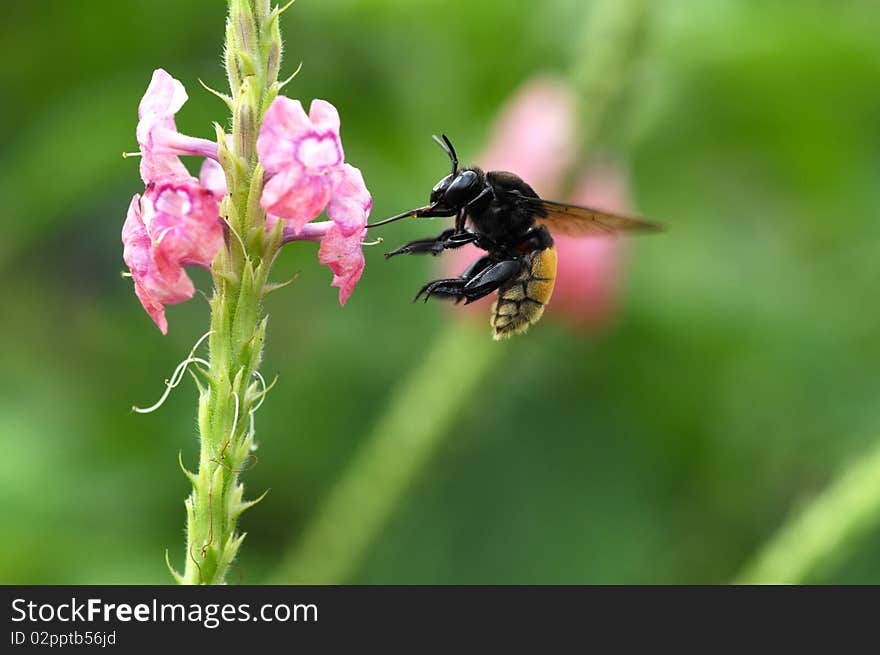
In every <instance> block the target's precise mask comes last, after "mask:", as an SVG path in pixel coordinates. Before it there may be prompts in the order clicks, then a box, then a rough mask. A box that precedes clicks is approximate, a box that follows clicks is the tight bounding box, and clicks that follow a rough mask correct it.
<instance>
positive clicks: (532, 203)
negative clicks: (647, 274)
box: [518, 196, 663, 237]
mask: <svg viewBox="0 0 880 655" xmlns="http://www.w3.org/2000/svg"><path fill="white" fill-rule="evenodd" d="M518 200H519V201H520V202H522V203H524V204H525V205H526V206H527V207H530V208H531V209H533V210H534V211H535V214H536V215H537V218H538V220H539V221H542V222H544V223H545V224H546V225H547V227H548V228H550V232H551V233H553V234H564V235H567V236H574V237H586V236H596V235H602V234H605V235H613V234H617V233H628V232H657V231H659V230H662V229H663V228H662V227H661V226H660V225H659V224H657V223H652V222H650V221H645V220H642V219H641V218H633V217H630V216H622V215H621V214H612V213H610V212H605V211H600V210H598V209H593V208H592V207H582V206H581V205H569V204H568V203H564V202H556V201H555V200H544V199H543V198H529V197H526V196H521V197H520V198H519V199H518Z"/></svg>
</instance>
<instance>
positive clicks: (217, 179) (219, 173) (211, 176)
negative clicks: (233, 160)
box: [199, 158, 226, 201]
mask: <svg viewBox="0 0 880 655" xmlns="http://www.w3.org/2000/svg"><path fill="white" fill-rule="evenodd" d="M199 183H200V184H201V185H202V186H203V187H204V188H205V189H207V190H208V191H210V192H211V193H212V194H214V197H215V198H216V199H217V200H218V201H220V200H223V197H224V196H225V195H226V173H225V172H224V171H223V167H222V166H221V165H220V164H219V163H218V162H217V161H215V160H213V159H210V158H208V159H205V161H204V163H202V168H201V170H200V171H199Z"/></svg>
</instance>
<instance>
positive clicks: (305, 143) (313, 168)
mask: <svg viewBox="0 0 880 655" xmlns="http://www.w3.org/2000/svg"><path fill="white" fill-rule="evenodd" d="M257 153H258V154H259V157H260V163H261V164H262V165H263V168H265V169H266V183H265V186H264V187H263V195H262V197H261V204H262V205H263V208H264V209H265V210H266V211H267V212H269V213H270V214H274V215H275V216H283V217H284V218H286V219H287V220H288V221H289V222H291V223H292V224H293V225H294V227H296V228H297V229H299V228H300V227H302V226H303V225H305V224H306V223H308V222H309V221H311V220H313V219H315V218H317V217H318V215H319V214H320V213H321V212H322V211H323V210H324V207H326V206H327V203H328V202H329V201H330V197H331V196H332V194H333V189H334V187H335V185H336V182H337V176H336V173H337V172H338V171H339V170H340V168H341V167H342V162H343V152H342V141H341V140H340V138H339V114H338V112H337V111H336V108H335V107H334V106H333V105H331V104H330V103H329V102H326V101H325V100H313V101H312V105H311V107H310V109H309V115H308V116H307V115H306V112H305V110H303V106H302V103H300V101H299V100H291V99H290V98H285V97H283V96H280V97H278V98H276V99H275V100H274V101H273V102H272V104H271V106H270V107H269V109H268V110H267V111H266V115H265V117H264V119H263V126H262V127H261V128H260V135H259V137H258V139H257Z"/></svg>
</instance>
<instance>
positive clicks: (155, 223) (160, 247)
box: [142, 178, 223, 270]
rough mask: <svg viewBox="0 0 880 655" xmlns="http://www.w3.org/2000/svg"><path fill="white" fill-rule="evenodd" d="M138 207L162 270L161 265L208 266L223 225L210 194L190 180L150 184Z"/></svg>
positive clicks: (221, 243)
mask: <svg viewBox="0 0 880 655" xmlns="http://www.w3.org/2000/svg"><path fill="white" fill-rule="evenodd" d="M142 207H143V221H144V224H145V225H146V227H147V232H148V233H149V235H150V238H151V240H152V242H153V246H154V248H155V249H156V251H157V260H158V261H159V262H160V264H163V266H162V267H161V268H162V269H163V270H165V266H164V264H165V263H170V264H172V265H173V266H178V265H179V264H180V263H186V264H193V265H197V266H202V267H204V268H208V267H210V266H211V263H212V262H213V261H214V257H216V256H217V253H218V252H219V250H220V247H221V246H222V245H223V225H222V223H221V222H220V213H219V208H218V206H217V200H216V199H215V197H214V195H213V194H212V193H211V192H210V191H208V190H207V189H204V188H202V186H201V185H200V184H199V183H198V182H197V181H196V180H195V179H193V178H189V179H187V180H175V181H172V182H167V183H161V184H154V185H152V186H151V187H149V188H148V189H147V192H146V194H145V196H144V201H143V203H142ZM172 270H173V269H172Z"/></svg>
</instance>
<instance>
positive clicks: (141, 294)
mask: <svg viewBox="0 0 880 655" xmlns="http://www.w3.org/2000/svg"><path fill="white" fill-rule="evenodd" d="M134 293H135V295H136V296H137V298H138V300H140V301H141V305H142V306H143V308H144V309H145V310H146V312H147V314H148V315H149V317H150V318H152V319H153V323H155V324H156V326H157V327H158V328H159V331H160V332H161V333H162V334H168V319H167V318H165V305H163V304H162V303H160V302H158V301H157V300H155V299H154V298H153V297H152V296H151V295H150V293H149V292H148V291H147V290H146V289H144V287H143V286H141V284H140V282H138V281H137V280H135V283H134Z"/></svg>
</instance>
